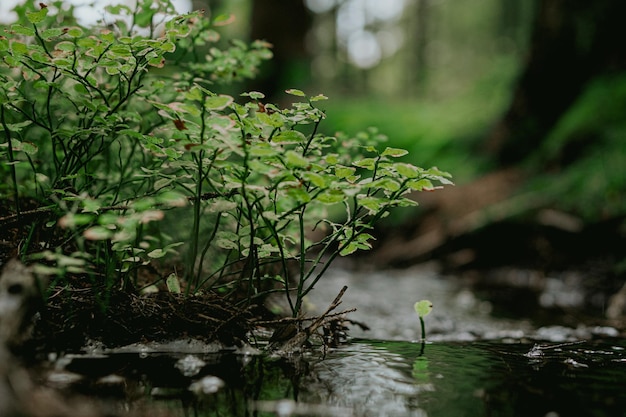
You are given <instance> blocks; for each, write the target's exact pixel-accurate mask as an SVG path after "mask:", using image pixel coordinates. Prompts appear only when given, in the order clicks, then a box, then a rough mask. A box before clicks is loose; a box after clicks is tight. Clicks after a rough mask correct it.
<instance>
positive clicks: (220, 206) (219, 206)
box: [209, 199, 237, 213]
mask: <svg viewBox="0 0 626 417" xmlns="http://www.w3.org/2000/svg"><path fill="white" fill-rule="evenodd" d="M236 208H237V203H235V202H234V201H228V200H224V199H217V200H215V201H213V202H212V203H211V205H210V206H209V212H210V213H220V212H223V211H229V210H234V209H236Z"/></svg>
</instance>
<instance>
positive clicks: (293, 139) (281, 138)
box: [272, 130, 306, 144]
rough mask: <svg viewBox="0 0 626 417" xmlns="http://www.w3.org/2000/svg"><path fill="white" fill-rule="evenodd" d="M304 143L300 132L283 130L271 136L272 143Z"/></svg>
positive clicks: (304, 139)
mask: <svg viewBox="0 0 626 417" xmlns="http://www.w3.org/2000/svg"><path fill="white" fill-rule="evenodd" d="M304 141H306V137H305V136H304V134H302V133H301V132H298V131H297V130H284V131H282V132H280V133H278V134H277V135H276V136H272V142H275V143H284V144H290V143H294V144H295V143H302V142H304Z"/></svg>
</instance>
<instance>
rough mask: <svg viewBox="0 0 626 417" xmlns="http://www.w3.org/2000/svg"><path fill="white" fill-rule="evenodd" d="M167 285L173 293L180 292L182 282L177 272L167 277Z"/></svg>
mask: <svg viewBox="0 0 626 417" xmlns="http://www.w3.org/2000/svg"><path fill="white" fill-rule="evenodd" d="M148 256H150V254H148ZM165 285H166V286H167V290H168V291H169V292H171V293H172V294H180V292H181V291H180V282H179V281H178V277H177V276H176V274H175V273H173V272H172V273H171V274H169V275H168V276H167V278H165Z"/></svg>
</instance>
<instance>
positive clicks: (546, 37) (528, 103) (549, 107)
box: [488, 0, 626, 166]
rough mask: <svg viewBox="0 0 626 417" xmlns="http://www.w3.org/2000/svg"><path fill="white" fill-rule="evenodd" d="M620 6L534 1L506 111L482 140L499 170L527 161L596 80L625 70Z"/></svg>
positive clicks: (598, 1) (625, 29) (625, 9)
mask: <svg viewBox="0 0 626 417" xmlns="http://www.w3.org/2000/svg"><path fill="white" fill-rule="evenodd" d="M624 16H626V1H624V0H594V1H589V0H540V1H539V4H538V6H537V8H536V12H535V22H534V29H533V33H532V39H531V45H530V53H529V56H528V61H527V64H526V68H525V70H524V71H523V73H522V75H521V78H520V79H519V81H518V84H517V87H516V90H515V92H514V96H513V100H512V103H511V105H510V108H509V110H508V111H507V112H506V114H505V115H504V117H503V118H502V120H501V121H500V122H499V123H498V125H497V126H496V127H495V128H494V129H493V131H492V133H491V135H490V137H489V138H488V139H489V140H488V148H489V150H490V151H491V152H492V153H493V155H494V156H495V157H496V158H497V159H498V161H499V163H500V164H501V165H502V166H507V165H512V164H515V163H516V162H519V161H521V160H522V159H524V158H525V157H526V156H528V155H529V154H530V153H531V152H532V151H533V150H534V149H536V148H537V146H538V145H539V144H540V143H541V141H542V140H543V139H544V137H545V136H546V135H547V134H548V132H549V131H550V129H551V128H552V127H553V126H554V125H555V124H556V122H557V121H558V120H559V118H560V117H561V116H562V115H563V113H564V112H565V111H566V110H567V109H568V108H569V106H570V105H571V104H572V103H573V102H574V101H575V100H576V98H577V97H578V95H579V94H580V93H581V91H582V90H583V88H584V87H585V85H586V83H587V82H588V81H590V79H591V78H592V77H594V76H596V75H599V74H602V73H606V72H609V71H612V70H624V69H625V68H626V42H624V40H625V39H626V25H625V24H624V22H623V20H624Z"/></svg>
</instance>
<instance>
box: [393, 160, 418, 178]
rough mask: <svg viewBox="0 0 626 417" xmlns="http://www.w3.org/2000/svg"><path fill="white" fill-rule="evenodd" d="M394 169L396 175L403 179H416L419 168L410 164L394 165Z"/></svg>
mask: <svg viewBox="0 0 626 417" xmlns="http://www.w3.org/2000/svg"><path fill="white" fill-rule="evenodd" d="M394 167H395V168H396V171H398V174H400V175H402V176H403V177H405V178H417V177H418V176H419V173H420V170H419V168H418V167H416V166H415V165H411V164H403V163H396V164H394Z"/></svg>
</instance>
